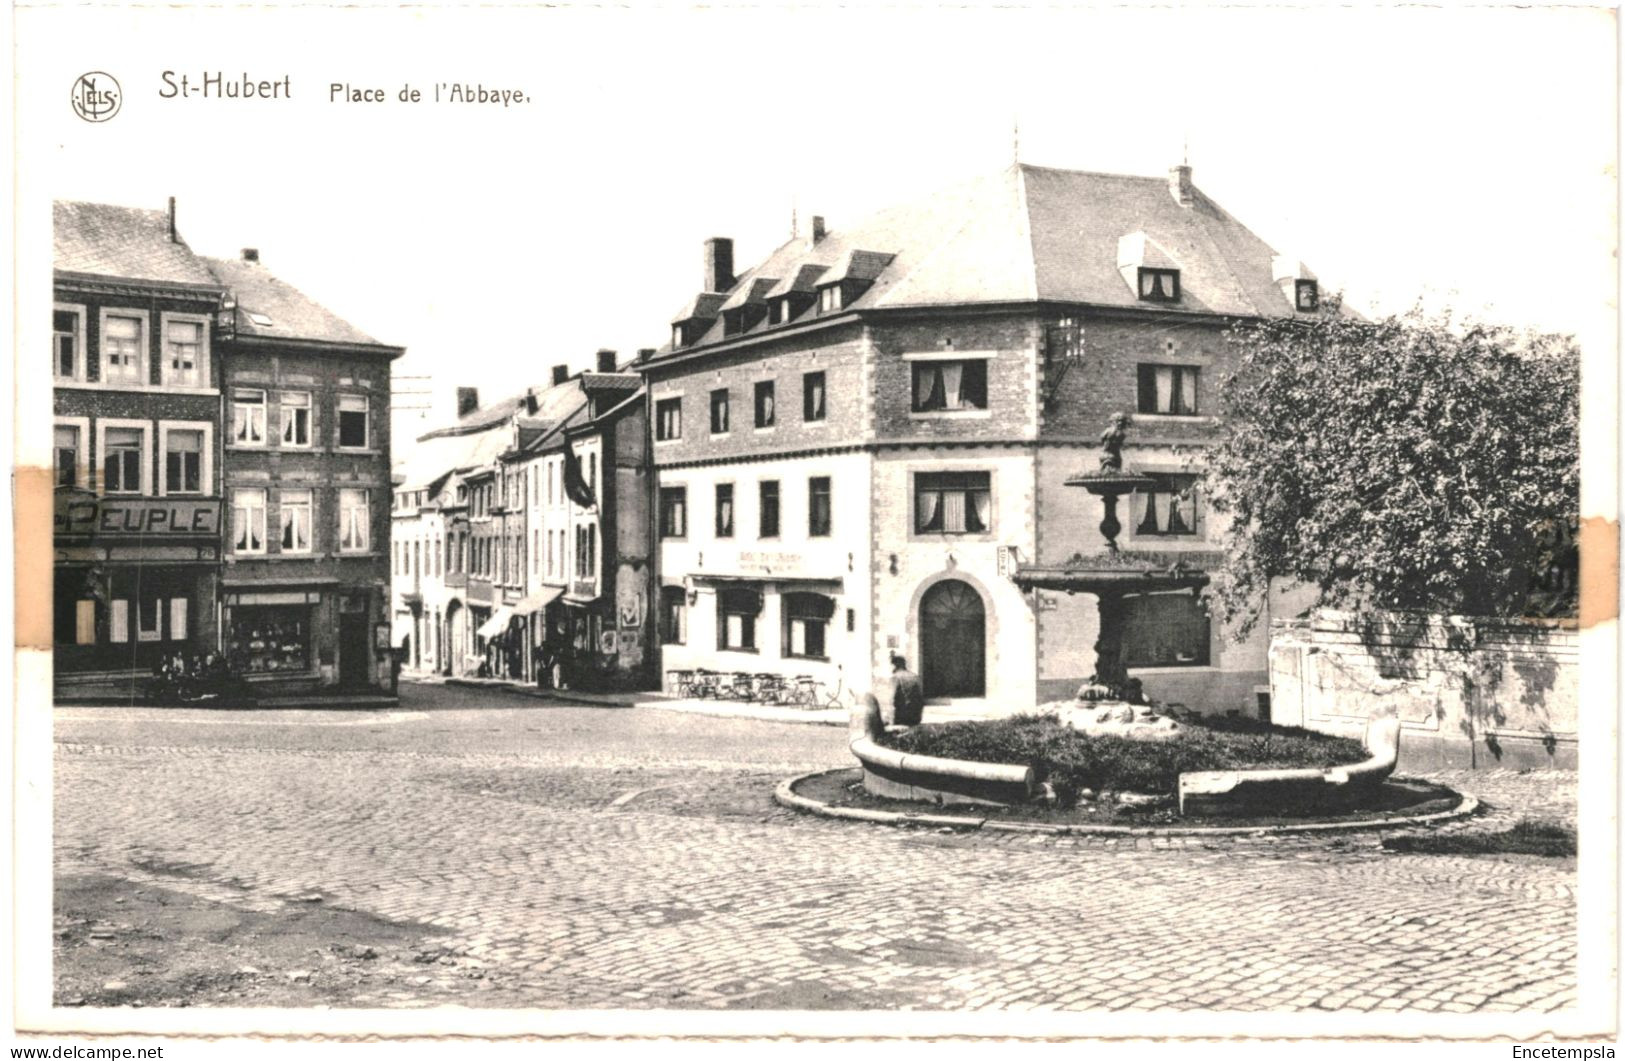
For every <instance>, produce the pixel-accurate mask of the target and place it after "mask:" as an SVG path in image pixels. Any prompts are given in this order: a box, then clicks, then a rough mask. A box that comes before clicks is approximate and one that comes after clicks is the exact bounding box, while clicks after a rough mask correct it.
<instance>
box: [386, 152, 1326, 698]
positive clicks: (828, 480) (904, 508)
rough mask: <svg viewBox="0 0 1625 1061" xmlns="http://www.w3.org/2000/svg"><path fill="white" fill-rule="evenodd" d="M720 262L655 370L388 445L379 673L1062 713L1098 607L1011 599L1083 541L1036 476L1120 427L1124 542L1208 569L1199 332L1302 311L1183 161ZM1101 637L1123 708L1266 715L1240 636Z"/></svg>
mask: <svg viewBox="0 0 1625 1061" xmlns="http://www.w3.org/2000/svg"><path fill="white" fill-rule="evenodd" d="M733 257H734V256H733V245H732V242H731V241H730V240H727V239H720V238H717V239H711V240H708V241H706V242H705V244H704V259H703V282H702V284H701V287H700V290H698V291H696V292H693V293H692V296H691V297H689V298H688V300H687V301H686V302H685V303H684V304H683V307H682V309H681V310H680V311H679V312H678V313H677V314H676V316H675V317H674V319H673V320H672V322H671V332H670V338H669V341H668V342H667V343H666V344H665V345H663V346H662V347H660V348H659V349H650V350H644V351H640V352H639V353H638V354H637V355H635V356H634V357H631V358H628V359H625V361H624V363H623V362H622V360H621V359H618V358H617V357H616V355H615V354H614V353H612V352H608V351H604V352H600V354H599V355H598V360H597V362H596V363H595V364H594V366H593V371H590V372H583V373H580V374H576V375H571V374H569V373H568V372H567V371H566V370H565V369H563V368H556V369H554V370H553V371H552V375H551V377H550V378H549V379H548V381H547V383H546V384H545V385H538V386H536V387H532V388H528V389H526V390H525V391H524V392H523V393H521V394H518V395H515V396H512V397H509V398H505V399H503V400H502V401H500V402H496V403H491V404H486V405H481V404H480V403H479V401H478V400H477V395H475V394H473V393H472V392H469V391H462V392H460V395H459V409H458V417H457V419H456V420H455V422H453V423H451V424H449V425H447V426H445V427H443V428H440V429H438V430H435V431H431V432H429V433H428V434H426V435H424V436H422V437H421V438H420V439H419V440H418V441H417V443H416V445H415V446H414V448H413V452H412V453H411V455H410V456H409V457H408V458H407V460H406V462H405V465H404V467H403V469H402V471H401V475H400V476H399V481H398V482H397V485H396V491H395V501H394V505H393V508H392V513H393V521H392V522H393V534H392V550H391V564H392V568H391V571H392V578H393V590H394V592H393V595H392V601H391V609H392V613H393V627H394V639H395V642H396V644H397V645H399V646H402V647H404V648H405V649H406V651H407V663H406V666H407V667H408V669H409V670H412V671H418V672H423V673H431V672H433V673H440V674H485V675H490V676H493V677H510V678H514V679H520V680H526V681H540V682H544V683H547V682H554V683H559V682H562V683H565V684H576V685H591V686H601V687H602V686H625V687H643V688H655V687H661V686H665V687H666V688H667V689H668V690H670V688H671V685H672V681H673V678H672V676H673V675H675V674H677V673H679V672H683V671H691V670H694V669H696V668H705V669H711V670H717V671H735V672H740V671H742V672H748V673H756V674H782V675H784V676H786V677H794V676H798V675H809V676H812V677H814V678H816V679H817V680H819V681H821V682H823V683H824V684H825V685H826V687H829V688H832V689H837V690H847V691H852V692H862V691H867V690H870V689H876V690H877V691H883V688H884V684H885V681H886V676H887V674H888V673H889V671H890V667H889V660H890V657H891V656H892V655H893V654H900V655H902V656H904V657H905V658H906V659H907V660H908V662H909V664H910V666H911V667H913V668H914V669H916V670H917V671H919V673H920V674H921V677H922V678H923V680H924V684H925V688H926V693H927V695H928V697H930V698H931V699H932V700H933V701H935V702H937V703H940V704H944V705H950V706H952V707H954V708H956V709H963V710H965V711H968V712H972V713H974V712H980V711H986V712H989V713H997V712H1008V711H1014V710H1020V709H1023V708H1026V707H1030V706H1031V705H1033V704H1035V703H1037V702H1039V701H1042V700H1047V699H1054V698H1058V697H1062V696H1068V695H1070V694H1071V693H1072V691H1073V690H1074V689H1075V688H1076V687H1077V686H1078V684H1079V683H1080V682H1082V681H1083V680H1084V679H1086V678H1087V677H1088V676H1089V675H1090V674H1091V672H1092V670H1093V663H1094V659H1093V656H1094V650H1093V645H1094V641H1095V634H1096V631H1095V629H1094V627H1095V625H1096V621H1097V620H1096V609H1095V607H1094V602H1093V601H1092V600H1091V599H1090V598H1088V597H1087V596H1085V595H1083V594H1078V595H1075V596H1073V595H1068V594H1066V593H1064V592H1052V591H1047V590H1032V591H1024V590H1023V589H1021V588H1020V587H1019V586H1018V585H1017V583H1016V581H1015V580H1014V579H1013V578H1012V576H1013V575H1015V574H1017V573H1018V572H1020V571H1021V570H1022V569H1023V568H1024V567H1035V566H1036V567H1054V566H1058V565H1064V564H1065V563H1066V562H1067V561H1068V559H1070V558H1071V557H1073V556H1075V555H1077V554H1080V553H1082V554H1089V553H1093V552H1097V551H1099V550H1100V549H1101V548H1102V547H1103V545H1104V540H1103V539H1102V537H1101V536H1100V534H1099V532H1098V531H1097V530H1096V524H1097V523H1098V522H1099V518H1100V513H1099V511H1098V502H1094V501H1093V499H1091V498H1089V497H1088V495H1087V494H1085V493H1084V492H1082V491H1080V490H1077V489H1074V488H1067V487H1065V486H1064V480H1065V479H1066V478H1067V477H1068V476H1070V475H1073V474H1075V473H1077V472H1079V471H1082V470H1085V469H1087V468H1090V467H1093V466H1094V464H1095V462H1096V460H1097V459H1098V456H1099V441H1098V440H1099V435H1100V432H1101V429H1102V428H1103V427H1104V426H1105V425H1106V424H1107V422H1108V421H1109V420H1110V419H1111V417H1112V416H1113V414H1116V413H1124V414H1126V415H1128V416H1129V418H1130V420H1131V427H1130V433H1129V437H1128V442H1127V444H1126V446H1125V447H1124V451H1123V454H1124V458H1125V463H1127V464H1128V465H1129V466H1130V467H1132V468H1134V469H1135V470H1137V471H1139V472H1141V473H1144V474H1147V475H1149V476H1151V477H1152V479H1153V480H1154V483H1155V485H1154V486H1153V487H1152V488H1150V489H1147V490H1144V491H1142V492H1141V493H1139V494H1136V495H1134V496H1133V497H1132V499H1131V502H1132V503H1131V504H1130V506H1129V512H1128V513H1127V518H1126V519H1125V520H1124V521H1123V522H1124V531H1123V534H1122V536H1121V539H1120V542H1121V544H1122V547H1123V548H1124V549H1125V550H1128V551H1132V552H1134V553H1136V554H1148V555H1151V556H1154V557H1157V558H1159V559H1162V560H1166V562H1168V563H1169V564H1174V563H1183V564H1185V565H1186V566H1188V567H1193V568H1197V569H1208V568H1211V567H1213V566H1214V565H1215V564H1217V563H1218V561H1219V554H1218V551H1217V542H1218V538H1219V533H1220V531H1221V530H1222V527H1221V526H1220V525H1219V520H1217V519H1215V518H1214V517H1213V516H1212V515H1211V514H1210V513H1209V511H1208V507H1207V504H1206V500H1205V498H1204V496H1203V489H1202V483H1201V475H1200V456H1199V454H1200V450H1201V447H1202V445H1203V443H1204V442H1205V441H1208V440H1211V439H1212V438H1213V436H1214V431H1215V427H1216V425H1217V424H1218V422H1219V421H1218V418H1219V416H1220V415H1222V410H1221V409H1219V408H1218V407H1217V399H1216V389H1217V388H1216V384H1217V382H1218V380H1219V379H1220V378H1221V377H1222V376H1223V375H1224V374H1225V372H1226V370H1227V366H1228V359H1229V357H1230V354H1229V352H1228V350H1227V347H1226V342H1225V339H1224V336H1223V333H1224V330H1225V329H1226V328H1227V327H1228V326H1229V325H1230V324H1232V323H1234V322H1236V321H1238V320H1245V319H1257V318H1264V317H1292V316H1310V315H1313V314H1316V313H1318V312H1320V295H1319V290H1318V283H1317V280H1316V278H1315V276H1314V275H1313V274H1312V273H1311V272H1309V271H1308V270H1307V269H1306V268H1305V267H1304V266H1303V265H1302V264H1301V263H1299V262H1297V261H1296V260H1292V259H1288V258H1285V257H1283V256H1281V255H1278V254H1277V253H1276V252H1275V251H1274V250H1272V249H1271V248H1270V247H1269V246H1267V245H1266V244H1264V243H1263V242H1262V241H1261V240H1260V239H1259V238H1257V237H1256V236H1255V235H1253V234H1252V233H1251V232H1250V231H1248V229H1247V228H1246V227H1245V226H1243V225H1242V224H1241V223H1240V222H1239V221H1237V220H1236V219H1235V218H1233V217H1231V216H1230V215H1229V214H1228V213H1226V212H1225V211H1224V210H1223V209H1222V208H1221V207H1219V206H1218V205H1217V204H1216V203H1214V202H1213V201H1212V200H1211V199H1209V198H1208V197H1207V196H1206V195H1204V194H1203V193H1202V192H1201V191H1200V190H1198V189H1197V188H1196V187H1195V186H1194V185H1193V183H1192V180H1191V170H1190V168H1189V167H1188V166H1183V165H1182V166H1177V167H1174V168H1173V169H1172V170H1170V172H1169V174H1168V176H1167V177H1166V178H1163V177H1156V178H1145V177H1130V176H1117V175H1107V174H1098V173H1087V172H1074V171H1064V170H1056V169H1045V168H1040V167H1035V166H1029V165H1019V164H1018V165H1014V166H1011V167H1010V168H1008V169H1006V170H1004V171H1003V172H1001V173H998V174H996V175H992V176H989V177H987V178H984V179H981V180H978V181H974V182H971V183H969V184H967V185H963V186H960V187H956V188H953V189H951V190H948V191H945V192H942V193H940V194H937V195H934V196H930V197H927V198H924V199H922V200H920V201H918V202H913V203H907V204H904V205H901V206H898V207H895V208H892V209H889V210H885V211H883V212H881V213H880V214H878V215H876V216H874V217H873V218H870V219H869V220H867V221H865V222H863V223H861V224H858V225H854V226H852V227H850V228H846V229H842V228H839V227H826V225H825V223H824V221H823V219H822V218H813V219H812V222H811V225H810V226H809V230H808V231H806V232H804V233H798V234H797V235H796V236H795V237H793V238H792V239H791V240H789V241H788V242H786V243H785V244H783V245H782V246H780V247H779V248H777V249H776V250H774V251H773V252H772V253H771V254H769V255H768V256H767V258H766V259H765V260H763V261H761V262H759V263H757V264H755V265H754V266H752V267H750V268H747V269H743V270H736V269H735V263H734V260H733ZM674 301H675V299H674ZM1092 506H1093V507H1092ZM1272 604H1274V605H1276V606H1284V605H1283V604H1282V602H1279V601H1275V602H1272ZM1124 622H1125V628H1124V630H1123V645H1124V652H1125V661H1126V662H1127V664H1128V665H1129V667H1130V669H1131V671H1132V673H1133V675H1134V676H1135V677H1138V678H1139V679H1141V681H1142V683H1143V684H1144V686H1145V688H1146V691H1147V692H1148V693H1149V694H1150V695H1152V696H1154V697H1156V698H1158V699H1161V700H1167V701H1178V702H1183V703H1186V704H1189V705H1190V706H1192V707H1198V706H1200V707H1203V708H1208V709H1224V710H1243V711H1248V712H1252V711H1255V710H1258V709H1259V708H1260V706H1261V705H1262V704H1264V703H1266V702H1267V701H1266V700H1265V699H1264V698H1262V697H1261V695H1260V694H1261V693H1262V691H1263V689H1264V682H1265V652H1266V645H1265V643H1264V634H1263V633H1260V634H1259V636H1258V637H1257V638H1255V639H1252V640H1246V641H1242V642H1240V643H1235V642H1232V641H1230V640H1229V639H1227V638H1225V637H1224V636H1223V631H1220V630H1218V629H1215V627H1214V624H1213V623H1212V622H1210V621H1209V618H1208V616H1207V615H1206V613H1205V612H1204V611H1203V609H1202V607H1201V605H1200V604H1199V602H1198V601H1197V599H1196V598H1195V597H1194V596H1193V595H1192V594H1190V593H1188V592H1186V593H1147V594H1142V595H1140V596H1137V597H1131V598H1129V602H1128V606H1127V609H1126V613H1125V619H1124ZM1258 629H1259V630H1260V631H1264V630H1267V629H1268V624H1267V623H1263V624H1260V625H1259V628H1258Z"/></svg>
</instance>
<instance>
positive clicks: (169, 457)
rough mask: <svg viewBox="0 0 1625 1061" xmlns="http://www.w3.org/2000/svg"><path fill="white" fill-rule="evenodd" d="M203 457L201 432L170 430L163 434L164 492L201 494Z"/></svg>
mask: <svg viewBox="0 0 1625 1061" xmlns="http://www.w3.org/2000/svg"><path fill="white" fill-rule="evenodd" d="M203 456H204V454H203V432H202V431H194V430H190V429H188V430H173V429H172V430H169V431H166V432H164V492H165V493H166V494H201V493H202V492H203Z"/></svg>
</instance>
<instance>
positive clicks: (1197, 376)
mask: <svg viewBox="0 0 1625 1061" xmlns="http://www.w3.org/2000/svg"><path fill="white" fill-rule="evenodd" d="M1139 371H1140V401H1139V411H1140V412H1142V413H1152V414H1161V415H1164V416H1196V415H1197V413H1198V411H1199V410H1200V404H1199V401H1198V391H1199V389H1200V382H1201V378H1202V370H1201V369H1200V368H1198V367H1197V366H1195V365H1141V366H1140V369H1139Z"/></svg>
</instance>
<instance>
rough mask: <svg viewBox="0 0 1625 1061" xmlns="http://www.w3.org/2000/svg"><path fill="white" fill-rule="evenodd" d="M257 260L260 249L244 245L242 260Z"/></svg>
mask: <svg viewBox="0 0 1625 1061" xmlns="http://www.w3.org/2000/svg"><path fill="white" fill-rule="evenodd" d="M259 260H260V249H259V248H258V247H244V248H243V261H245V262H257V261H259Z"/></svg>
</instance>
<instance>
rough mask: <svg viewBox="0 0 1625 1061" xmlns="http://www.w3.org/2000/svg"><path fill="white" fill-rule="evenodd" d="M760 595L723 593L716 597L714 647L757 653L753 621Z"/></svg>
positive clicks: (746, 591)
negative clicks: (715, 643)
mask: <svg viewBox="0 0 1625 1061" xmlns="http://www.w3.org/2000/svg"><path fill="white" fill-rule="evenodd" d="M761 613H762V595H761V594H760V593H758V592H756V591H755V590H753V589H725V590H723V591H722V592H720V593H718V594H717V647H718V648H720V649H731V650H733V651H736V652H755V651H756V617H757V616H758V615H760V614H761Z"/></svg>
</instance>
